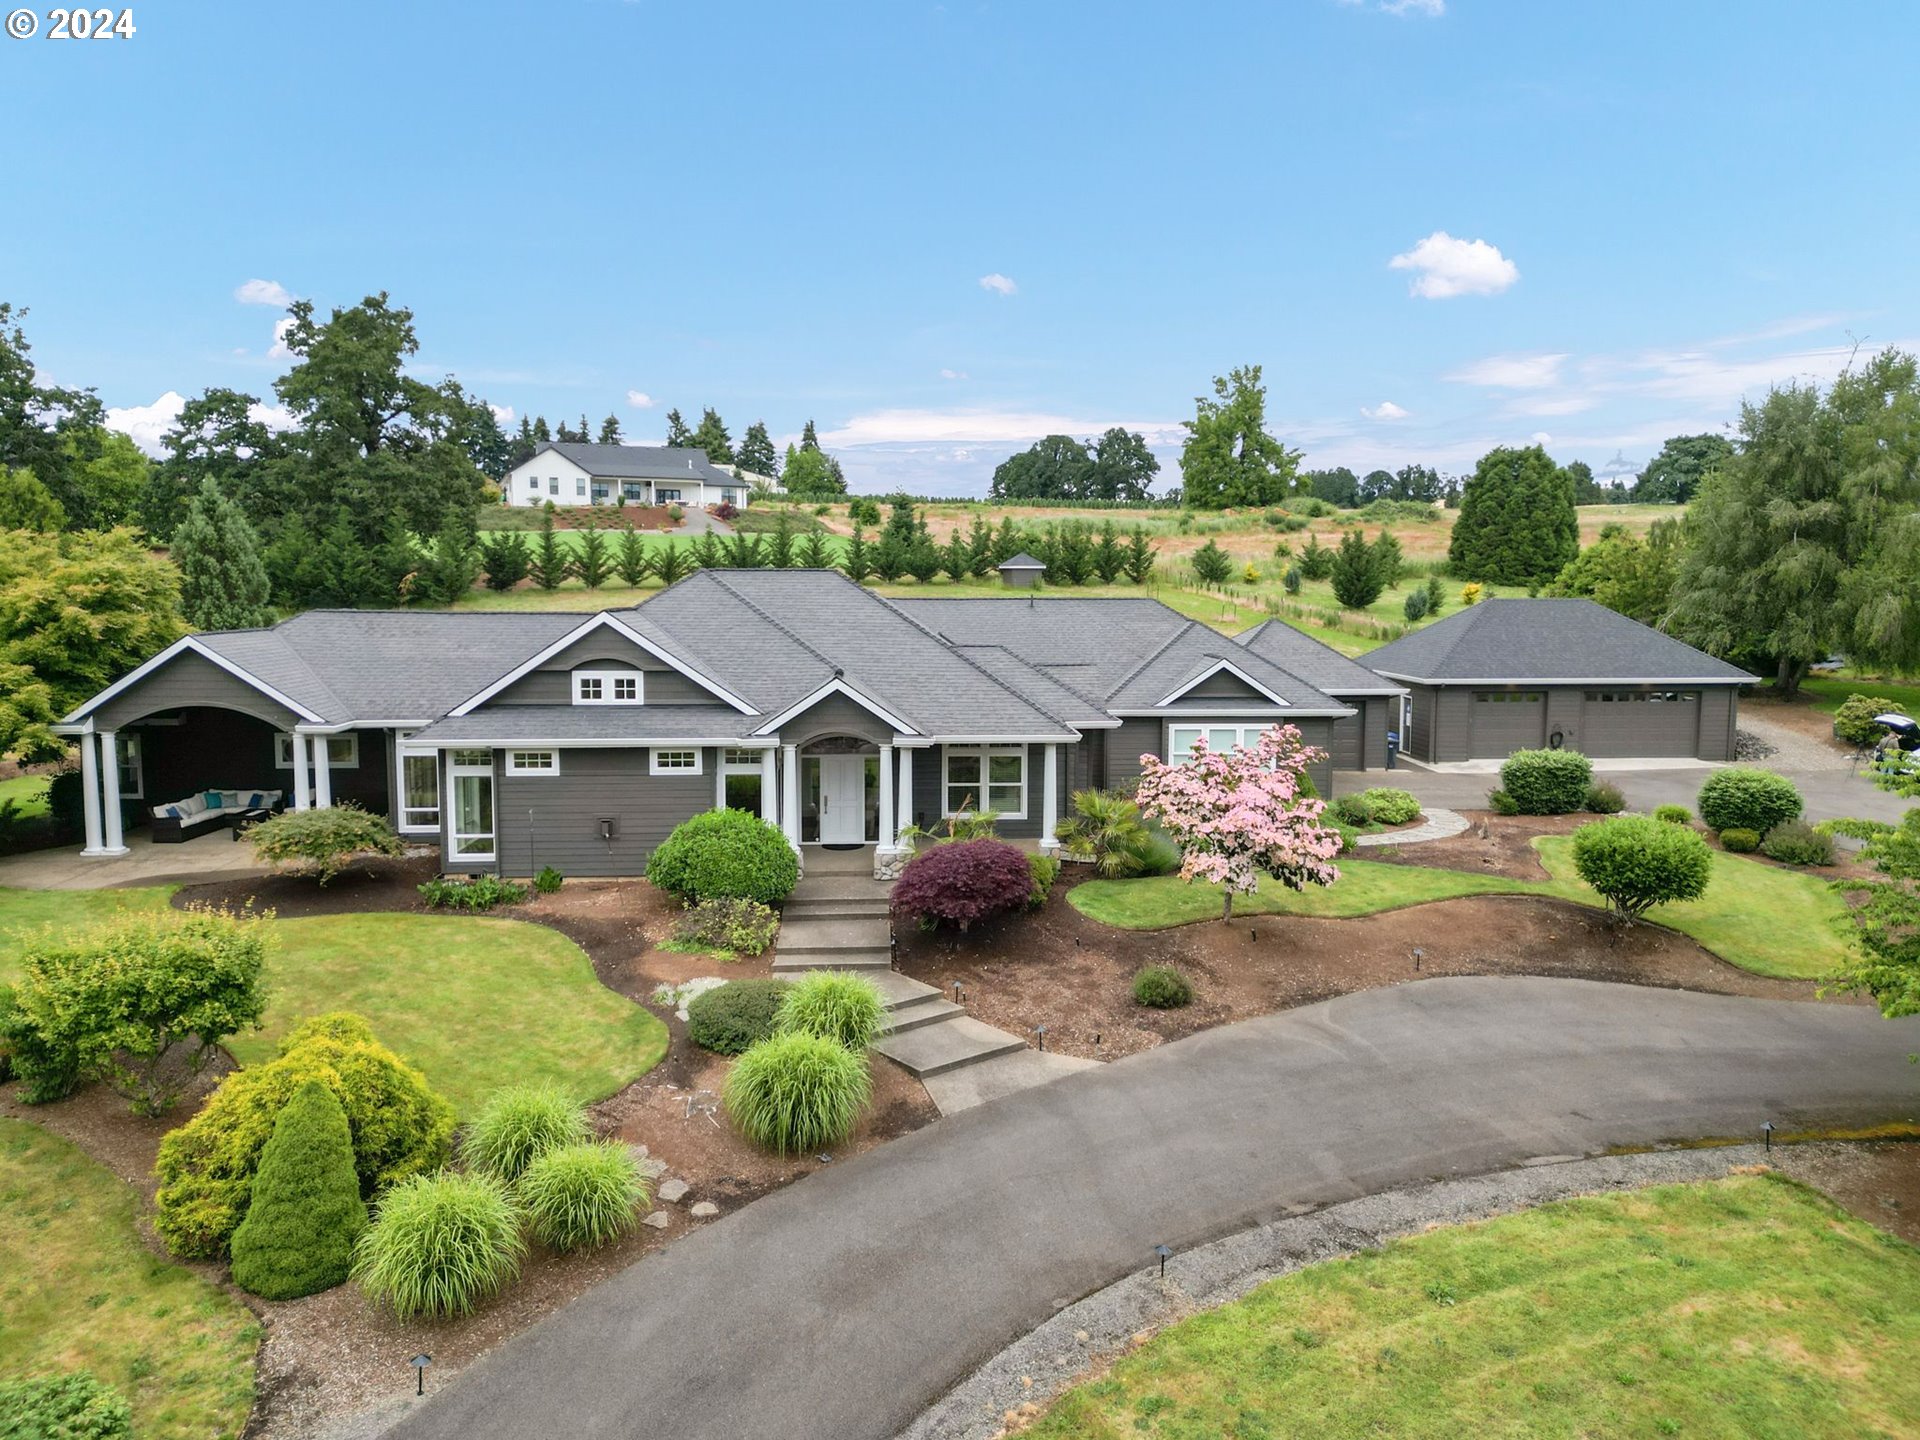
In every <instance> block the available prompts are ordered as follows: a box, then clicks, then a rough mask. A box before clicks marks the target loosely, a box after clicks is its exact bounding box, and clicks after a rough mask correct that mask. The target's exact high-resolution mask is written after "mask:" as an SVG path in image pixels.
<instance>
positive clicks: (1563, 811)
mask: <svg viewBox="0 0 1920 1440" xmlns="http://www.w3.org/2000/svg"><path fill="white" fill-rule="evenodd" d="M1592 784H1593V762H1592V761H1591V760H1589V759H1587V757H1586V756H1584V755H1582V754H1581V753H1580V752H1579V751H1578V750H1516V751H1514V752H1513V754H1511V755H1509V756H1508V757H1507V759H1506V763H1504V764H1503V765H1501V767H1500V788H1501V789H1502V790H1504V791H1505V792H1506V793H1507V795H1508V796H1509V797H1511V798H1512V800H1513V803H1514V804H1515V805H1516V806H1518V807H1519V808H1518V811H1517V813H1519V814H1521V815H1570V814H1572V813H1573V812H1574V811H1575V810H1579V809H1581V808H1582V807H1584V806H1585V805H1586V803H1587V788H1588V787H1589V786H1590V785H1592Z"/></svg>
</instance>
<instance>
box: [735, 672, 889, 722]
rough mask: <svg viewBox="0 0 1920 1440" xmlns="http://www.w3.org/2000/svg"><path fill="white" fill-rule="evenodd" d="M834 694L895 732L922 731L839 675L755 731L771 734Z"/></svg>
mask: <svg viewBox="0 0 1920 1440" xmlns="http://www.w3.org/2000/svg"><path fill="white" fill-rule="evenodd" d="M833 695H844V696H845V697H846V698H847V699H849V700H851V701H853V703H854V704H856V705H858V706H859V707H860V708H861V709H862V710H864V711H866V712H867V713H868V714H869V715H871V716H873V718H874V719H876V720H878V721H880V722H881V723H883V724H885V725H889V726H891V727H892V728H893V730H894V733H895V734H905V735H918V734H919V733H920V732H919V730H918V729H917V728H916V727H914V726H912V725H909V724H908V723H907V722H906V721H904V720H902V719H901V718H900V717H899V716H898V715H895V714H894V713H893V712H892V711H890V710H887V709H886V708H885V707H883V706H882V705H881V704H880V703H879V702H878V701H877V700H872V699H869V698H868V697H867V696H865V695H862V694H861V693H860V692H859V691H858V690H856V689H854V688H853V686H851V685H849V684H848V683H847V682H846V680H845V678H844V677H842V676H839V675H836V676H834V677H833V679H831V680H829V681H827V683H826V684H824V685H822V686H820V687H819V688H818V689H817V690H815V691H814V692H813V693H812V694H811V695H808V696H806V697H804V698H803V699H800V700H796V701H794V703H793V704H791V705H789V706H788V707H787V708H786V709H784V710H782V711H781V712H780V713H779V714H778V715H775V716H774V717H773V718H772V719H770V720H767V721H766V722H765V723H763V724H762V725H761V726H760V727H759V728H758V729H757V730H755V731H754V732H753V733H754V734H755V735H771V734H773V733H774V732H775V731H777V730H778V729H779V728H780V727H781V726H782V725H785V724H786V723H787V722H788V721H790V720H792V719H794V718H795V717H796V716H799V715H804V714H806V712H807V711H809V710H811V709H812V708H813V707H814V706H815V705H818V704H819V703H820V702H821V701H822V700H825V699H827V698H828V697H830V696H833Z"/></svg>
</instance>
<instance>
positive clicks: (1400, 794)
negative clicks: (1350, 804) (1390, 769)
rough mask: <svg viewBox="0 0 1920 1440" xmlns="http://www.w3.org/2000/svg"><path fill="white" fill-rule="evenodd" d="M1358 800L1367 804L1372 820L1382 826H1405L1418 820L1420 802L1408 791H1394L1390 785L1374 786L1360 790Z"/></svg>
mask: <svg viewBox="0 0 1920 1440" xmlns="http://www.w3.org/2000/svg"><path fill="white" fill-rule="evenodd" d="M1360 798H1361V799H1363V800H1365V801H1366V802H1367V808H1368V809H1370V810H1371V811H1372V812H1373V818H1374V819H1375V820H1377V821H1379V822H1380V824H1382V825H1405V824H1407V823H1408V822H1409V821H1412V820H1418V819H1419V818H1420V801H1419V800H1418V799H1417V798H1415V796H1414V794H1413V792H1412V791H1410V790H1396V789H1395V788H1394V787H1392V786H1391V785H1375V786H1373V787H1372V788H1370V789H1367V790H1362V791H1361V792H1360Z"/></svg>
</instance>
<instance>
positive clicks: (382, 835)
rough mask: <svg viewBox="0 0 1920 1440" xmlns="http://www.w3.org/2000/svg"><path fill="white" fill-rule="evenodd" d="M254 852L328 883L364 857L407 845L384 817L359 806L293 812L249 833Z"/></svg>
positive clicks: (269, 861) (399, 851) (401, 850)
mask: <svg viewBox="0 0 1920 1440" xmlns="http://www.w3.org/2000/svg"><path fill="white" fill-rule="evenodd" d="M247 839H248V840H249V841H250V842H251V843H252V845H253V853H254V854H255V855H256V856H258V857H259V858H260V859H261V860H263V861H265V862H266V863H267V864H269V865H290V866H293V867H294V868H296V869H299V870H304V871H305V872H306V873H307V874H310V875H313V876H314V877H316V878H317V879H318V880H319V882H320V883H321V884H322V885H324V884H326V883H327V881H329V880H331V879H332V878H333V877H334V876H336V875H338V874H339V873H340V872H341V871H342V870H344V869H345V868H346V866H347V862H348V861H350V860H352V859H354V858H355V857H356V856H361V855H388V856H392V855H399V854H402V853H404V850H405V847H404V846H403V845H401V843H400V837H399V836H398V835H396V834H394V833H393V826H391V825H389V824H388V823H387V822H386V819H385V818H384V817H383V816H379V815H374V814H370V813H369V812H367V811H365V810H362V809H361V808H360V807H359V806H357V805H330V806H328V807H326V808H325V809H321V810H288V811H284V812H283V813H281V814H279V815H275V816H273V817H272V818H270V819H267V820H262V821H261V822H260V823H259V824H258V825H256V826H254V827H253V829H251V830H249V831H248V832H247Z"/></svg>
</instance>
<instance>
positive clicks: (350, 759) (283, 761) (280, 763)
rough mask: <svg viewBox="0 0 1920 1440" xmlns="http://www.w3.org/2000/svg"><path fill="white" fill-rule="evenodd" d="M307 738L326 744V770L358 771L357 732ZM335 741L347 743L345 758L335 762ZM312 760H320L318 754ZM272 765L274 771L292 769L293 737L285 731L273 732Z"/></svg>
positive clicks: (358, 736)
mask: <svg viewBox="0 0 1920 1440" xmlns="http://www.w3.org/2000/svg"><path fill="white" fill-rule="evenodd" d="M309 738H311V739H313V740H317V741H322V742H324V743H325V744H326V747H327V768H328V769H329V770H358V769H359V768H360V735H359V732H358V731H354V730H348V731H346V732H344V733H342V734H339V735H314V736H311V737H309ZM336 740H344V741H346V742H347V758H346V759H344V760H336V759H334V758H333V742H334V741H336ZM313 758H314V759H315V760H318V759H319V758H320V757H319V754H318V752H314V757H313ZM273 765H274V768H275V769H276V770H291V769H293V736H292V735H290V734H288V733H287V732H286V731H285V730H276V731H274V732H273Z"/></svg>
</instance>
